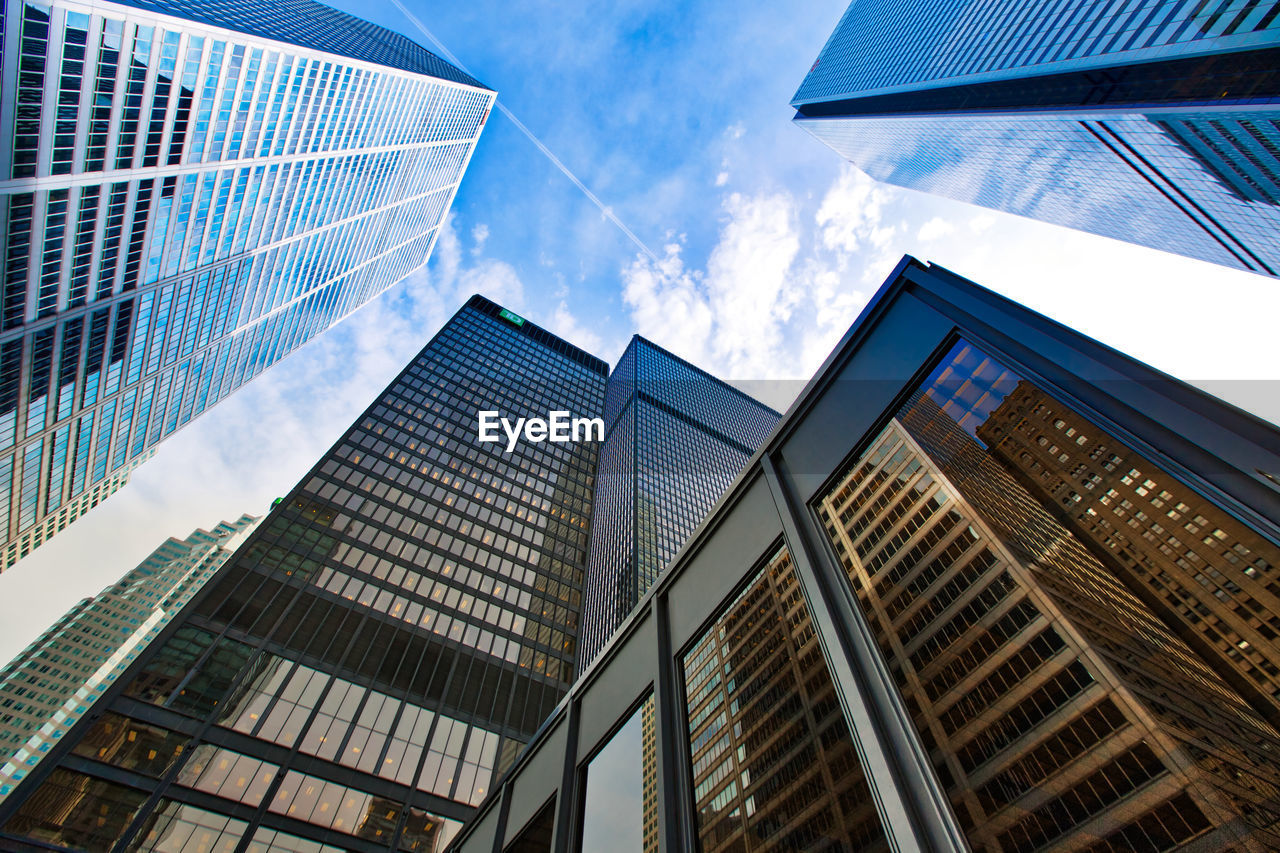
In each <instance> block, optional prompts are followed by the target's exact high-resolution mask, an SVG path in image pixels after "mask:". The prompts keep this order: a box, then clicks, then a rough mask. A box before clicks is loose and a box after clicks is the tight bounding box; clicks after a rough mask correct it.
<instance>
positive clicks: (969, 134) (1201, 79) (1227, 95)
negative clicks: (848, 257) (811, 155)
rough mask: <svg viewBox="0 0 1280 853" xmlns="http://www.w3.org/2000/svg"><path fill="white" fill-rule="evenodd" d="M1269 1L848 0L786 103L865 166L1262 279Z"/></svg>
mask: <svg viewBox="0 0 1280 853" xmlns="http://www.w3.org/2000/svg"><path fill="white" fill-rule="evenodd" d="M1278 10H1280V6H1277V4H1276V3H1275V2H1263V3H1252V2H1251V3H1234V4H1232V3H1197V2H1186V0H1152V2H1144V3H1140V4H1128V5H1126V4H1119V3H1114V2H1102V1H1101V0H1081V2H1077V3H1070V4H1062V3H1055V2H1050V0H1034V2H1021V3H1012V4H986V3H951V4H943V5H941V6H939V5H938V4H937V3H932V2H924V0H910V2H901V0H855V2H853V3H851V4H850V6H849V8H848V11H846V13H845V15H844V18H843V19H842V20H841V21H840V24H839V25H838V26H837V27H836V30H835V31H834V32H833V33H832V35H831V37H830V39H829V40H828V41H827V43H826V45H825V46H824V47H823V49H822V51H821V53H820V54H819V56H818V59H817V60H816V61H815V62H814V64H813V68H812V69H811V70H810V71H809V74H808V75H807V76H806V77H805V79H804V81H803V83H801V85H800V88H799V90H798V91H797V92H796V95H795V97H794V98H793V100H792V105H793V106H795V107H796V108H797V110H798V112H797V114H796V120H797V122H798V123H799V124H800V125H801V126H802V127H803V128H805V129H806V130H807V131H809V132H810V133H812V134H813V135H814V136H816V137H817V138H818V139H820V140H822V141H823V142H825V143H826V144H827V145H829V146H831V147H832V148H833V149H834V150H835V151H837V152H838V153H839V154H840V155H841V156H843V157H845V158H846V159H848V160H850V161H852V162H853V163H854V164H856V165H857V166H858V167H859V168H861V169H863V170H864V171H865V172H867V174H869V175H871V177H873V178H875V179H877V180H882V181H887V182H889V183H893V184H898V185H900V186H905V187H910V188H912V189H918V190H923V191H925V192H932V193H937V194H940V195H945V196H949V197H951V198H956V199H960V200H961V201H968V202H973V203H975V204H980V205H983V206H985V207H992V208H997V209H1000V210H1006V211H1009V212H1011V213H1016V214H1020V215H1022V216H1029V217H1033V218H1036V219H1042V220H1045V221H1047V222H1053V223H1056V224H1059V225H1066V226H1069V227H1072V228H1078V229H1081V230H1084V231H1090V232H1093V233H1096V234H1102V235H1104V236H1108V237H1114V238H1117V239H1121V240H1127V241H1130V242H1133V243H1139V244H1142V245H1146V246H1152V247H1154V248H1157V249H1164V250H1166V251H1170V252H1178V253H1180V254H1184V255H1190V256H1191V257H1195V258H1200V259H1202V260H1207V261H1213V262H1215V263H1220V264H1225V265H1228V266H1232V267H1237V268H1241V269H1248V270H1253V271H1255V272H1260V273H1265V274H1269V275H1276V274H1278V273H1280V239H1278V238H1277V237H1276V235H1277V234H1280V154H1278V153H1277V150H1278V149H1280V122H1278V121H1277V120H1276V117H1275V113H1274V112H1273V108H1274V105H1275V103H1276V101H1277V98H1280V11H1278Z"/></svg>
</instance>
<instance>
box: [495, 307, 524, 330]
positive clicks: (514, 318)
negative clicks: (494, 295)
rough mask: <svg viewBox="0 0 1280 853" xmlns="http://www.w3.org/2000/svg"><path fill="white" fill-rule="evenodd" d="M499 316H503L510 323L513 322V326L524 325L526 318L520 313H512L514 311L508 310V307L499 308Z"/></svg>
mask: <svg viewBox="0 0 1280 853" xmlns="http://www.w3.org/2000/svg"><path fill="white" fill-rule="evenodd" d="M498 316H499V317H501V318H502V319H504V320H506V321H507V322H508V323H510V324H511V325H513V326H523V325H524V318H523V317H521V316H520V315H519V314H512V313H511V312H510V311H508V310H507V309H506V308H499V309H498Z"/></svg>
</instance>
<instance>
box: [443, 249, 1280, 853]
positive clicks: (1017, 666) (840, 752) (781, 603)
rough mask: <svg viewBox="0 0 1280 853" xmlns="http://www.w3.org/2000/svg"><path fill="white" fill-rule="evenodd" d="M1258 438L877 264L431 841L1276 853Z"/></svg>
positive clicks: (920, 277)
mask: <svg viewBox="0 0 1280 853" xmlns="http://www.w3.org/2000/svg"><path fill="white" fill-rule="evenodd" d="M606 408H607V406H606ZM1277 436H1278V433H1277V430H1276V428H1275V427H1274V426H1273V425H1270V424H1266V423H1263V422H1262V421H1260V420H1258V419H1256V418H1253V417H1251V416H1250V415H1248V414H1246V413H1244V412H1241V411H1239V410H1237V409H1234V408H1232V407H1231V406H1228V405H1225V404H1223V403H1221V402H1220V401H1217V400H1214V399H1213V398H1211V397H1209V396H1207V395H1205V394H1203V393H1201V392H1199V391H1197V390H1195V389H1192V388H1189V387H1187V386H1185V385H1183V384H1182V383H1179V382H1178V381H1176V380H1174V379H1171V378H1170V377H1168V376H1165V375H1162V374H1159V373H1157V372H1156V371H1154V370H1151V369H1150V368H1147V367H1145V366H1144V365H1141V364H1138V363H1136V362H1134V361H1132V360H1130V359H1127V358H1126V357H1124V356H1123V355H1121V354H1120V353H1117V352H1116V351H1114V350H1111V349H1109V348H1106V347H1103V346H1102V345H1100V344H1097V343H1096V342H1093V341H1090V340H1088V339H1086V338H1084V337H1082V336H1080V335H1078V334H1076V333H1074V332H1072V331H1071V330H1069V329H1067V328H1065V327H1063V326H1060V325H1058V324H1056V323H1054V322H1052V321H1051V320H1048V319H1046V318H1044V317H1042V316H1040V315H1037V314H1034V313H1033V312H1031V311H1028V310H1027V309H1025V308H1022V307H1021V306H1018V305H1014V304H1013V303H1011V302H1009V301H1008V300H1005V299H1003V298H1001V297H999V296H996V295H995V294H993V293H991V292H990V291H986V290H983V289H982V288H980V287H977V286H975V285H974V284H972V283H971V282H968V281H965V280H963V279H961V278H959V277H958V276H956V275H954V274H952V273H949V272H948V271H946V270H944V269H941V268H940V267H937V266H929V265H925V264H921V263H919V262H917V261H915V260H914V259H911V258H904V259H903V261H902V262H901V263H900V264H899V266H898V268H897V269H896V270H895V272H894V273H893V275H892V277H891V278H890V280H889V281H888V282H886V284H885V286H884V287H883V288H882V289H881V291H880V292H879V293H877V294H876V295H875V296H874V297H873V298H872V300H871V302H870V305H869V307H868V309H867V311H865V312H864V313H863V315H862V316H861V318H860V319H859V321H858V323H857V324H856V325H855V326H854V327H853V328H851V329H850V330H849V332H848V333H847V334H846V335H845V336H844V337H843V339H842V340H841V342H840V343H839V345H838V346H837V349H836V351H835V352H833V353H832V355H831V357H830V358H828V359H827V360H826V362H825V363H824V366H823V368H822V370H821V372H820V373H819V374H818V375H817V376H815V377H814V379H813V380H812V381H811V382H810V383H809V384H808V385H807V386H806V388H805V391H804V392H803V393H802V395H801V396H800V398H799V399H798V400H797V401H796V403H795V404H794V405H793V406H792V407H791V409H790V410H789V413H788V415H787V416H786V417H785V418H783V419H782V420H781V422H780V423H779V424H778V425H777V426H776V428H775V429H774V430H773V431H772V432H771V434H770V435H769V436H768V437H767V438H766V439H765V440H764V443H763V446H762V447H761V449H760V451H759V452H758V453H757V454H756V455H755V456H754V457H753V459H752V461H751V462H750V463H749V464H748V465H747V466H745V468H744V470H743V471H742V472H741V473H740V474H739V475H738V476H737V477H736V478H735V479H734V481H733V483H732V484H730V486H729V487H728V489H727V491H726V494H725V495H724V496H723V498H722V499H721V500H720V501H719V502H718V503H717V506H716V507H715V509H714V510H713V511H712V512H711V514H710V515H709V516H708V518H707V519H705V520H704V522H703V523H702V524H700V525H699V526H698V528H697V530H696V531H695V532H694V533H693V534H692V536H691V537H690V539H689V541H687V542H686V543H685V544H684V545H683V546H682V547H681V549H680V552H679V553H678V554H677V555H676V557H675V558H674V559H673V560H672V561H671V562H670V565H668V566H667V567H665V569H664V571H663V573H662V574H661V576H659V577H658V578H657V579H656V580H655V581H654V582H653V583H652V586H651V589H650V590H649V592H648V594H647V596H646V599H645V601H644V602H643V604H642V606H640V607H637V608H635V609H633V611H632V612H631V613H630V614H628V615H627V617H626V619H625V620H624V621H623V622H622V624H621V625H619V626H618V628H617V630H616V631H615V633H614V635H613V638H612V639H611V640H610V642H609V643H608V644H606V645H605V647H604V648H603V649H601V650H600V652H599V653H598V655H597V656H596V658H595V660H594V661H593V662H592V664H591V666H590V667H588V668H587V669H586V670H585V671H583V672H582V673H581V674H580V676H579V678H578V679H577V681H576V682H575V683H574V685H573V687H572V688H571V689H570V691H569V694H568V696H566V697H565V700H564V701H563V702H562V703H561V704H560V705H559V706H557V708H556V710H555V713H554V714H553V715H552V717H551V718H550V719H548V720H547V721H546V722H545V723H544V724H543V726H542V729H541V731H540V733H539V735H538V737H537V738H535V739H534V741H533V742H532V743H530V744H529V745H528V746H527V747H526V749H525V750H524V752H522V754H521V755H520V756H519V757H518V758H517V760H516V762H515V764H514V765H513V767H512V769H511V771H510V773H509V775H508V776H507V777H506V778H505V779H504V780H503V782H502V783H501V785H500V786H499V789H498V790H497V791H495V792H493V793H492V795H491V796H490V797H488V798H487V799H486V801H485V802H484V803H482V804H481V806H480V807H479V810H478V813H477V815H476V817H475V818H474V819H473V820H472V822H471V823H470V824H469V825H468V826H467V827H466V828H465V829H464V830H463V832H462V833H461V834H460V835H459V836H458V840H457V842H456V849H457V850H459V851H462V852H463V853H509V851H513V850H519V851H530V853H532V851H538V853H544V851H552V850H564V851H569V852H570V853H573V851H590V850H595V849H600V847H601V844H600V843H599V839H601V838H607V837H610V836H609V832H610V831H611V830H613V831H615V832H616V833H617V835H619V836H621V835H623V833H624V832H626V833H629V834H630V835H631V836H633V837H635V838H636V839H637V840H636V842H635V844H634V846H635V848H636V849H640V848H641V845H643V849H646V850H649V849H657V850H663V851H682V853H683V851H702V853H729V851H742V853H765V852H766V851H770V853H771V851H796V850H815V851H816V850H823V851H826V850H866V851H881V850H931V851H954V853H962V851H987V853H1022V852H1023V851H1032V850H1036V851H1044V852H1045V853H1049V851H1052V852H1053V853H1070V851H1089V853H1134V851H1145V852H1147V853H1158V852H1159V851H1186V853H1192V852H1193V851H1202V850H1203V851H1208V850H1213V851H1226V850H1233V851H1242V853H1243V851H1250V853H1254V851H1256V853H1263V851H1270V850H1276V849H1280V770H1277V767H1278V765H1277V761H1276V756H1277V755H1280V729H1278V728H1277V726H1276V725H1275V723H1274V721H1273V719H1272V717H1273V716H1274V695H1275V693H1274V690H1273V687H1272V685H1274V683H1275V682H1274V680H1273V678H1272V676H1273V674H1274V666H1275V665H1277V664H1278V663H1280V656H1278V655H1277V651H1276V647H1275V645H1274V644H1273V643H1271V642H1270V639H1271V638H1270V634H1269V632H1270V631H1271V630H1273V628H1274V619H1275V617H1276V613H1277V611H1278V609H1280V605H1278V604H1277V599H1276V598H1275V595H1276V593H1277V590H1278V589H1280V580H1278V574H1277V573H1278V572H1280V568H1278V567H1277V562H1276V559H1277V556H1276V543H1277V542H1280V492H1277V490H1276V487H1275V483H1276V482H1277V481H1278V478H1280V450H1278V449H1280V440H1278V438H1277ZM604 464H605V463H604V462H603V461H602V462H601V472H602V473H601V480H602V483H601V489H603V488H604V483H603V476H604V474H603V472H604ZM597 506H599V504H597ZM597 514H598V513H597ZM1193 635H1198V637H1197V636H1193ZM1246 685H1251V686H1250V687H1249V689H1245V686H1246ZM603 768H621V769H619V770H615V771H614V772H613V773H611V774H610V773H606V772H604V770H603ZM641 827H643V840H641V832H642V830H641Z"/></svg>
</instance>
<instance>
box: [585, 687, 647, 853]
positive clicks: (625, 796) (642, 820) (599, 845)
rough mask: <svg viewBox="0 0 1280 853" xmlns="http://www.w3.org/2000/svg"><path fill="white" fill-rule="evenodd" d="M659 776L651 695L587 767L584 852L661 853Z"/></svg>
mask: <svg viewBox="0 0 1280 853" xmlns="http://www.w3.org/2000/svg"><path fill="white" fill-rule="evenodd" d="M657 774H658V756H657V753H656V752H655V750H654V739H653V695H652V694H650V696H649V698H648V699H646V700H645V701H644V704H642V705H641V706H640V708H639V709H637V710H636V712H635V713H634V714H632V715H631V718H630V719H629V720H627V722H626V723H624V724H623V726H622V728H621V729H619V730H618V731H617V733H615V734H614V736H613V737H612V738H610V739H609V742H608V743H607V744H605V746H604V748H603V749H601V750H600V751H599V752H597V753H596V755H595V757H594V758H592V759H591V761H590V763H588V764H587V772H586V794H585V796H584V799H583V807H582V811H583V818H582V848H581V849H583V850H603V849H605V848H606V847H607V848H608V849H610V850H614V851H617V853H625V851H633V850H634V851H637V853H639V851H641V850H645V851H647V850H657V843H658V839H657V823H658V809H657V805H658V803H657V796H656V794H657ZM650 827H652V831H650Z"/></svg>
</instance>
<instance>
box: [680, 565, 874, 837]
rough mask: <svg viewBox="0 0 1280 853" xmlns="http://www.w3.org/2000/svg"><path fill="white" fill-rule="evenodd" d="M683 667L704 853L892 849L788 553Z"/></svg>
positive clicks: (755, 580) (701, 641)
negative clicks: (723, 852) (713, 852)
mask: <svg viewBox="0 0 1280 853" xmlns="http://www.w3.org/2000/svg"><path fill="white" fill-rule="evenodd" d="M681 668H682V670H683V673H684V692H685V696H686V697H687V703H688V705H687V718H688V721H689V749H690V754H691V757H692V761H693V784H694V789H693V798H694V810H695V819H696V821H697V827H698V841H699V843H700V845H701V849H702V851H703V853H712V851H730V850H733V851H742V853H752V851H765V850H876V849H880V850H887V849H889V848H888V845H887V843H886V840H885V837H884V833H883V831H882V830H881V829H880V818H879V817H878V816H877V814H876V810H875V805H874V803H873V802H872V800H871V792H870V789H869V788H868V787H867V782H866V779H865V778H864V776H863V774H862V768H861V765H860V763H859V760H858V755H857V752H856V751H855V749H854V745H853V742H852V741H851V739H850V737H849V729H848V727H847V724H846V723H845V720H844V715H843V714H841V713H840V705H839V702H838V700H837V699H836V693H835V685H834V684H833V683H832V681H831V674H830V673H829V672H828V671H827V665H826V662H825V661H824V660H823V657H822V650H821V649H820V648H819V646H818V641H817V635H816V633H815V632H814V630H813V625H812V622H811V621H810V619H809V611H808V607H807V605H806V604H805V601H804V597H803V595H802V594H801V591H800V587H799V584H798V582H797V580H796V576H795V571H794V570H793V567H792V564H791V556H790V554H789V553H788V552H787V550H786V549H785V548H783V549H782V550H780V551H779V552H778V553H776V554H774V555H773V557H772V558H771V559H769V560H768V562H767V564H766V565H765V566H764V567H762V568H761V569H760V571H759V572H758V573H757V574H756V575H755V577H753V578H752V579H751V580H750V581H749V582H748V585H747V588H746V589H745V590H744V591H743V592H742V593H741V594H740V595H738V597H737V598H736V599H734V600H733V601H732V602H731V603H730V604H729V606H728V608H727V610H726V611H725V613H724V614H723V615H721V616H720V618H719V619H717V620H716V622H715V623H714V624H713V625H712V626H711V627H710V628H708V629H707V631H706V633H705V634H704V635H703V636H702V637H701V638H700V639H699V640H698V641H697V642H695V643H694V645H693V648H692V649H690V650H689V651H688V652H687V653H686V654H685V656H684V660H683V662H682V667H681Z"/></svg>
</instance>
